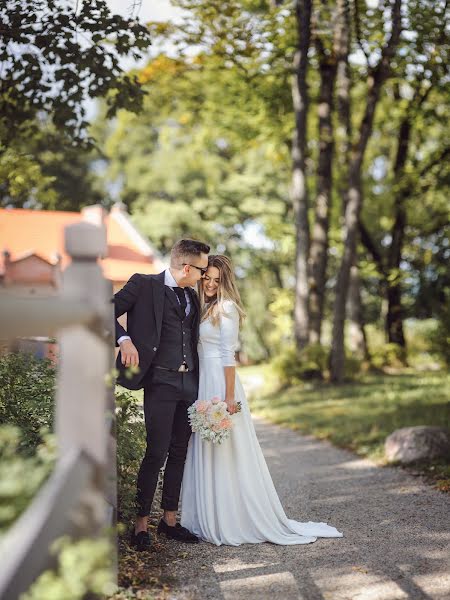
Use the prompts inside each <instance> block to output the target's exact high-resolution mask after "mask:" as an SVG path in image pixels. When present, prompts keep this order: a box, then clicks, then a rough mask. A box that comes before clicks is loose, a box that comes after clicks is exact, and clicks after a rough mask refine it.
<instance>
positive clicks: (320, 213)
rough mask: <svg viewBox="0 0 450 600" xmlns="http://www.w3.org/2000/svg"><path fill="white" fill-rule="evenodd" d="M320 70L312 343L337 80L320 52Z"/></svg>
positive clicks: (321, 295) (318, 315) (322, 274)
mask: <svg viewBox="0 0 450 600" xmlns="http://www.w3.org/2000/svg"><path fill="white" fill-rule="evenodd" d="M319 69H320V92H319V106H318V113H319V159H318V166H317V195H316V199H315V211H314V212H315V219H314V228H313V232H312V239H311V249H310V259H309V264H310V272H309V273H310V279H309V302H310V304H309V319H310V321H309V329H310V330H309V340H310V342H313V343H317V342H318V343H320V336H321V329H322V318H323V306H324V300H325V282H326V270H327V262H328V229H329V218H330V217H329V215H330V206H331V186H332V159H333V146H334V139H333V124H332V112H333V95H334V84H335V80H336V60H335V57H334V56H333V57H327V56H326V55H324V53H322V56H321V60H320V65H319Z"/></svg>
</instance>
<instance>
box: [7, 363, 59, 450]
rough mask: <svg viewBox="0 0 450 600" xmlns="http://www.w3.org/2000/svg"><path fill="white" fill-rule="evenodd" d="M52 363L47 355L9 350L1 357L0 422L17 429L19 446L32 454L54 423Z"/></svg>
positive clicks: (53, 373) (53, 371)
mask: <svg viewBox="0 0 450 600" xmlns="http://www.w3.org/2000/svg"><path fill="white" fill-rule="evenodd" d="M55 374H56V373H55V367H54V365H53V364H52V362H51V361H50V360H48V359H44V360H41V359H38V358H35V357H34V356H33V355H31V354H27V353H23V352H12V353H9V354H4V355H3V356H1V357H0V382H1V385H0V422H1V423H5V424H6V423H7V424H9V425H14V426H16V427H18V428H19V430H20V434H21V437H20V443H19V445H18V448H19V450H20V452H21V453H23V454H28V455H31V454H34V452H35V450H36V448H37V447H38V445H39V444H40V443H42V442H43V440H44V437H43V431H48V430H50V429H51V428H52V427H53V408H54V394H55Z"/></svg>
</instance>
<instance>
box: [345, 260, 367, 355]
mask: <svg viewBox="0 0 450 600" xmlns="http://www.w3.org/2000/svg"><path fill="white" fill-rule="evenodd" d="M347 311H348V320H349V339H348V345H349V349H350V351H351V352H353V354H355V355H356V356H357V358H360V359H362V360H369V359H370V356H369V349H368V347H367V338H366V332H365V329H364V313H363V307H362V302H361V279H360V277H359V269H358V266H357V265H352V268H351V269H350V286H349V290H348V301H347Z"/></svg>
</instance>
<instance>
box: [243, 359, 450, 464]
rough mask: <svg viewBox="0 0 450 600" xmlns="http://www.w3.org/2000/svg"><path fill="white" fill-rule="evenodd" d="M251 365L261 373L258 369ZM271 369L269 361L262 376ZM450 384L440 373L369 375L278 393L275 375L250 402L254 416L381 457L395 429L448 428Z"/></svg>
mask: <svg viewBox="0 0 450 600" xmlns="http://www.w3.org/2000/svg"><path fill="white" fill-rule="evenodd" d="M252 369H253V376H256V374H257V367H252ZM242 371H245V369H242ZM269 372H270V370H269V368H268V367H267V365H266V366H264V367H263V368H262V369H261V376H262V377H264V376H267V375H268V373H269ZM243 375H244V373H243ZM449 388H450V376H449V375H446V374H444V373H441V372H430V373H420V374H413V373H405V374H399V375H366V376H363V377H361V378H360V379H359V380H358V381H356V382H353V383H346V384H343V385H339V386H337V385H334V386H333V385H330V384H323V383H322V384H320V383H318V384H314V385H312V384H307V385H303V386H296V387H292V388H288V389H285V390H278V391H274V388H273V376H271V379H270V384H269V385H268V387H266V386H265V384H264V387H263V388H261V389H259V391H258V393H252V394H251V396H250V401H251V407H252V410H253V412H254V413H255V414H258V415H260V416H262V417H265V418H267V419H269V420H270V421H272V422H274V423H277V424H280V425H287V426H288V427H291V428H292V429H295V430H299V431H302V432H304V433H311V434H313V435H315V436H316V437H318V438H322V439H329V440H330V441H332V442H333V443H335V444H336V445H338V446H342V447H346V448H350V449H351V450H353V451H355V452H357V453H358V454H360V455H363V456H370V457H371V458H374V459H381V458H382V455H383V444H384V440H385V439H386V437H387V436H388V435H389V434H390V433H392V432H393V431H394V430H395V429H399V428H400V427H408V426H414V425H438V426H444V427H449V424H450V419H449V415H450V403H449V395H448V389H449Z"/></svg>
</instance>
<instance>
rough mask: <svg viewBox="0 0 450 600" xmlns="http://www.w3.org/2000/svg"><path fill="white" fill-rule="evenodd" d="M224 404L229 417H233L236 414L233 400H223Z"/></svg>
mask: <svg viewBox="0 0 450 600" xmlns="http://www.w3.org/2000/svg"><path fill="white" fill-rule="evenodd" d="M225 404H226V405H227V409H228V412H229V413H230V415H234V414H235V413H237V412H238V405H237V403H236V400H235V399H234V398H225Z"/></svg>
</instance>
